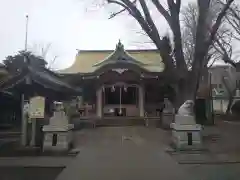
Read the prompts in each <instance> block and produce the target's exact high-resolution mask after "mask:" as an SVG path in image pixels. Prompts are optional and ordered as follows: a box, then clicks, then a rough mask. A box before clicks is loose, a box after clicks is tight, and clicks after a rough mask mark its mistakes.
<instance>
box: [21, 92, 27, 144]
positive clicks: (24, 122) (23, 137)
mask: <svg viewBox="0 0 240 180" xmlns="http://www.w3.org/2000/svg"><path fill="white" fill-rule="evenodd" d="M24 104H25V101H24V94H22V96H21V114H22V117H21V121H22V130H21V145H22V146H26V145H27V116H26V113H25V112H24Z"/></svg>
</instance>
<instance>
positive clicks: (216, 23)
mask: <svg viewBox="0 0 240 180" xmlns="http://www.w3.org/2000/svg"><path fill="white" fill-rule="evenodd" d="M233 1H234V0H228V1H227V4H225V6H224V7H223V9H222V11H221V12H220V13H219V15H218V17H217V20H216V22H215V24H214V25H213V26H212V30H211V34H210V37H209V40H208V42H207V45H208V46H209V45H211V44H212V41H213V40H214V38H215V35H216V33H217V31H218V29H219V27H220V25H221V22H222V19H223V18H224V16H225V15H226V13H227V10H228V9H229V8H230V5H231V4H232V3H233Z"/></svg>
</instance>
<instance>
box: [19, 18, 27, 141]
mask: <svg viewBox="0 0 240 180" xmlns="http://www.w3.org/2000/svg"><path fill="white" fill-rule="evenodd" d="M27 42H28V15H26V33H25V47H24V49H25V52H26V51H27ZM24 62H26V63H28V61H27V59H26V56H25V55H24ZM24 106H25V97H24V93H23V92H22V95H21V110H22V117H21V118H22V132H21V145H22V146H26V145H27V116H26V112H25V110H24Z"/></svg>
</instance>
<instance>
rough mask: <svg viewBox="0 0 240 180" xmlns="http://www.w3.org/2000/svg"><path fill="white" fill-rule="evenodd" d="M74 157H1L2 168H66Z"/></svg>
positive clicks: (0, 164)
mask: <svg viewBox="0 0 240 180" xmlns="http://www.w3.org/2000/svg"><path fill="white" fill-rule="evenodd" d="M73 159H74V157H1V158H0V167H65V166H67V165H68V164H70V163H71V162H72V161H73Z"/></svg>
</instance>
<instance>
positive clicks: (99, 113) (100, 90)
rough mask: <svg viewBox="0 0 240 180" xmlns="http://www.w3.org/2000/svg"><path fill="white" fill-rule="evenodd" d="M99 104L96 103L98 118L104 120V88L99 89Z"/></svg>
mask: <svg viewBox="0 0 240 180" xmlns="http://www.w3.org/2000/svg"><path fill="white" fill-rule="evenodd" d="M96 94H97V102H96V108H97V112H96V113H97V116H98V117H99V118H102V115H103V108H102V88H101V87H99V88H98V89H97V92H96Z"/></svg>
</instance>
